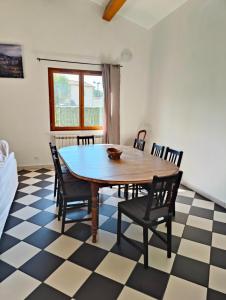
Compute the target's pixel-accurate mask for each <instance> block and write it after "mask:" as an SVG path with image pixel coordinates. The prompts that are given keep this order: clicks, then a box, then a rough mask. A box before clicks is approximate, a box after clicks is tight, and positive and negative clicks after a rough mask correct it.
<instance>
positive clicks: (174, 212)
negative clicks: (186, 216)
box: [173, 202, 176, 217]
mask: <svg viewBox="0 0 226 300" xmlns="http://www.w3.org/2000/svg"><path fill="white" fill-rule="evenodd" d="M175 210H176V209H175V202H174V203H173V216H174V217H175Z"/></svg>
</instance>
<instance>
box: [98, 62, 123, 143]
mask: <svg viewBox="0 0 226 300" xmlns="http://www.w3.org/2000/svg"><path fill="white" fill-rule="evenodd" d="M102 72H103V86H104V109H105V117H104V142H105V143H107V144H120V66H118V65H109V64H103V65H102Z"/></svg>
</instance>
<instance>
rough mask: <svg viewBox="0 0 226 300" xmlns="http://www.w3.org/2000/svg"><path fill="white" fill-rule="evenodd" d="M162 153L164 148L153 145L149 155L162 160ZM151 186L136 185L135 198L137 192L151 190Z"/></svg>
mask: <svg viewBox="0 0 226 300" xmlns="http://www.w3.org/2000/svg"><path fill="white" fill-rule="evenodd" d="M164 151H165V147H164V146H162V145H158V144H156V143H153V145H152V149H151V155H154V156H157V157H160V158H162V157H163V154H164ZM151 186H152V184H151V183H144V184H141V185H137V186H136V197H138V191H139V190H142V189H145V190H147V191H149V190H150V189H151Z"/></svg>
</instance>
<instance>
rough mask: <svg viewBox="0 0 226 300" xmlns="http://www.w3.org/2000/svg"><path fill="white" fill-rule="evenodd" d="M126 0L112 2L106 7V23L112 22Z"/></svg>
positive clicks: (104, 16) (111, 0) (113, 0)
mask: <svg viewBox="0 0 226 300" xmlns="http://www.w3.org/2000/svg"><path fill="white" fill-rule="evenodd" d="M125 2H126V0H110V1H109V2H108V4H107V6H106V7H105V10H104V14H103V19H104V20H105V21H111V19H112V18H113V17H114V15H115V14H116V13H117V12H118V11H119V10H120V8H121V7H122V6H123V4H124V3H125Z"/></svg>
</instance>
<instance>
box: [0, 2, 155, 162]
mask: <svg viewBox="0 0 226 300" xmlns="http://www.w3.org/2000/svg"><path fill="white" fill-rule="evenodd" d="M101 15H102V9H101V8H100V7H99V6H98V5H96V4H94V3H92V2H90V1H88V0H65V1H62V0H29V1H28V0H7V1H4V0H0V43H19V44H22V45H23V52H24V53H23V60H24V71H25V79H4V78H0V138H4V139H6V140H8V141H9V143H10V146H11V149H12V150H14V151H15V152H16V157H17V159H18V163H19V165H20V166H23V165H26V166H28V165H38V164H40V165H43V164H48V163H49V162H50V157H49V149H48V141H49V132H50V130H49V100H48V80H47V67H48V66H51V67H66V68H82V66H81V65H68V64H60V63H45V62H41V63H39V62H37V60H36V57H37V56H45V57H50V58H58V59H69V60H82V61H89V62H97V63H98V62H109V63H111V62H113V63H115V62H119V57H120V54H121V51H122V50H123V49H125V48H129V49H130V50H131V51H132V53H133V59H132V60H131V61H130V62H128V63H123V65H124V67H123V68H122V69H121V71H122V73H121V76H122V78H121V142H122V143H128V142H130V141H131V140H130V139H131V137H133V136H134V135H135V133H136V132H137V129H139V128H140V127H142V122H143V119H144V115H145V109H146V107H145V105H144V104H145V102H146V101H147V92H148V88H147V86H148V76H147V74H148V65H147V58H148V55H149V52H148V39H147V37H148V33H147V31H146V30H144V29H142V28H140V27H139V26H137V25H135V24H133V23H131V22H129V21H126V20H124V19H123V18H121V17H116V18H115V19H114V20H113V21H112V22H111V23H107V22H105V21H103V20H102V18H101Z"/></svg>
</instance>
